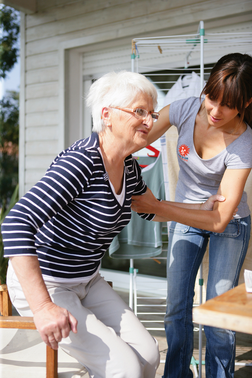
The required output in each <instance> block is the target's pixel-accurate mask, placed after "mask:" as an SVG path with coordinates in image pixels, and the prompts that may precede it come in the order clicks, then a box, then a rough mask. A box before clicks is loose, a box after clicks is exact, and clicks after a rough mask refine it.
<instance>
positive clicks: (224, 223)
mask: <svg viewBox="0 0 252 378" xmlns="http://www.w3.org/2000/svg"><path fill="white" fill-rule="evenodd" d="M229 222H230V219H227V220H225V221H222V222H217V223H216V224H214V227H213V232H217V233H218V234H221V233H222V232H224V231H225V229H226V227H227V225H228V223H229Z"/></svg>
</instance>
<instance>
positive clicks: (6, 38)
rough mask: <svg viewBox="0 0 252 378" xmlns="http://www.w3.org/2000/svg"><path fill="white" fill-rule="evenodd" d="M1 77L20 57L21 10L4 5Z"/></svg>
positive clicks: (1, 12) (0, 20)
mask: <svg viewBox="0 0 252 378" xmlns="http://www.w3.org/2000/svg"><path fill="white" fill-rule="evenodd" d="M0 29H1V31H2V34H0V77H2V78H5V77H6V72H8V71H10V70H11V69H12V68H13V66H14V64H15V63H16V61H17V57H18V43H17V42H18V37H19V12H17V11H16V10H15V9H13V8H10V7H6V6H2V7H1V8H0Z"/></svg>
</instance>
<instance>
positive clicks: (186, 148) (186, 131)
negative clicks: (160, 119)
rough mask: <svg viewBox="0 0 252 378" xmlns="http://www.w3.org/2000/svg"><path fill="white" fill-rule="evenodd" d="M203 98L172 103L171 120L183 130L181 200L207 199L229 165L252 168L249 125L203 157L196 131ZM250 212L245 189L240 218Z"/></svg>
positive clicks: (179, 149) (178, 193)
mask: <svg viewBox="0 0 252 378" xmlns="http://www.w3.org/2000/svg"><path fill="white" fill-rule="evenodd" d="M201 102H202V100H200V99H199V98H198V97H190V98H187V99H185V100H178V101H175V102H173V103H172V104H171V105H170V111H169V117H170V123H171V124H172V125H175V126H176V127H177V129H178V134H179V138H178V144H177V156H178V162H179V167H180V170H179V178H178V183H177V187H176V196H175V200H176V201H177V202H187V203H199V202H203V201H205V200H206V199H207V198H208V197H209V196H211V195H213V194H216V193H217V191H218V188H219V185H220V182H221V179H222V176H223V174H224V172H225V170H226V169H242V168H252V148H251V146H252V130H251V128H250V127H249V126H248V125H247V130H246V131H245V132H244V133H243V134H242V135H240V136H239V137H238V138H237V139H236V140H235V141H233V142H232V143H231V144H230V145H229V146H228V147H227V148H225V149H224V150H223V151H221V152H220V153H219V154H218V155H216V156H214V157H213V158H211V159H207V160H204V159H201V158H200V157H199V155H198V154H197V152H196V150H195V148H194V143H193V133H194V125H195V119H196V116H197V114H198V111H199V109H200V105H201ZM249 214H250V210H249V207H248V205H247V195H246V193H245V192H243V195H242V198H241V202H240V204H239V206H238V212H237V214H236V218H243V217H246V216H248V215H249Z"/></svg>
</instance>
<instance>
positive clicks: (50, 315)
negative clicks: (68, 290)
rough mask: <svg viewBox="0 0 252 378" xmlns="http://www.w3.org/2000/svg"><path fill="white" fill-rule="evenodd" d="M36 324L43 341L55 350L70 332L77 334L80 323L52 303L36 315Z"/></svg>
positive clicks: (63, 309)
mask: <svg viewBox="0 0 252 378" xmlns="http://www.w3.org/2000/svg"><path fill="white" fill-rule="evenodd" d="M34 322H35V325H36V328H37V330H38V331H39V333H40V336H41V338H42V340H43V341H44V342H45V343H46V344H47V345H49V346H50V347H51V348H52V349H55V350H57V349H58V343H59V342H60V341H61V340H62V339H63V338H65V337H68V335H69V333H70V331H72V332H74V333H77V323H78V322H77V320H76V319H75V318H74V316H73V315H71V314H70V312H68V311H67V310H66V309H65V308H62V307H59V306H57V305H55V304H54V303H52V302H51V303H48V304H47V305H46V306H45V307H43V309H41V310H39V311H38V312H36V313H35V314H34Z"/></svg>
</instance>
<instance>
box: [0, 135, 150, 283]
mask: <svg viewBox="0 0 252 378" xmlns="http://www.w3.org/2000/svg"><path fill="white" fill-rule="evenodd" d="M98 147H99V139H98V135H97V134H96V133H93V134H92V135H91V137H89V138H87V139H85V140H80V141H77V142H76V143H74V144H73V145H72V146H71V147H69V148H68V149H67V150H65V151H63V152H62V153H61V154H60V155H58V156H57V158H56V159H55V160H54V162H53V163H52V164H51V166H50V167H49V169H48V171H47V172H46V174H45V176H44V177H43V178H42V179H41V180H40V181H39V182H38V183H37V184H36V185H35V186H34V187H33V188H32V189H31V190H30V191H29V192H28V193H27V194H26V195H25V196H24V197H23V198H22V199H21V200H20V201H19V202H18V203H17V204H16V205H15V206H14V208H13V209H12V210H11V211H10V213H9V214H8V216H7V217H6V218H5V221H4V223H3V225H2V235H3V241H4V249H5V256H15V255H38V259H39V263H40V267H41V270H42V274H44V275H46V276H52V277H54V279H56V280H57V278H59V279H73V278H75V279H76V278H81V277H88V276H91V275H92V274H94V272H95V271H96V270H97V268H98V267H99V265H100V260H101V258H102V257H103V255H104V253H105V251H106V250H107V248H108V247H109V245H110V243H111V241H112V240H113V238H114V237H115V236H116V235H117V234H118V233H119V232H120V231H121V230H122V229H123V227H125V226H126V224H127V223H128V222H129V221H130V217H131V209H130V205H131V196H132V195H133V194H143V193H144V192H145V191H146V185H145V183H144V182H143V181H142V177H141V171H140V168H139V166H138V164H137V163H136V161H135V160H134V159H133V158H132V157H131V156H129V157H128V158H126V159H125V173H126V175H125V177H126V186H125V189H126V190H125V199H124V203H123V206H120V204H119V203H118V202H117V200H116V198H115V197H114V195H113V193H112V190H111V187H110V183H109V181H108V180H107V177H106V171H105V168H104V165H103V162H102V158H101V155H100V153H99V151H98ZM141 216H142V217H143V218H145V219H147V220H151V219H152V218H153V215H146V214H141Z"/></svg>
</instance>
